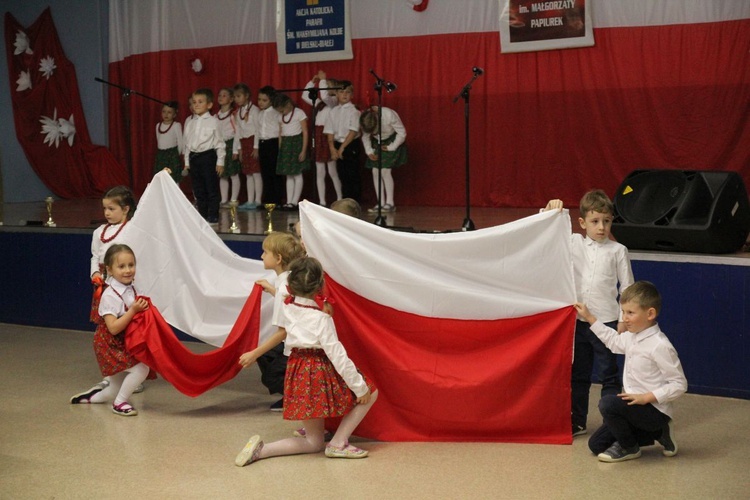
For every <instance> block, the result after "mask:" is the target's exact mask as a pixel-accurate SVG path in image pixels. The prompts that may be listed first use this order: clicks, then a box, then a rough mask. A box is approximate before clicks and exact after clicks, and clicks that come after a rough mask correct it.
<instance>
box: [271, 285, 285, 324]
mask: <svg viewBox="0 0 750 500" xmlns="http://www.w3.org/2000/svg"><path fill="white" fill-rule="evenodd" d="M288 279H289V271H284V272H283V273H281V274H279V275H277V276H276V282H275V283H274V286H275V287H276V295H274V297H273V315H272V316H271V324H272V325H273V326H278V327H279V328H284V299H286V297H287V295H289V292H288V291H287V289H286V285H287V284H288V281H287V280H288Z"/></svg>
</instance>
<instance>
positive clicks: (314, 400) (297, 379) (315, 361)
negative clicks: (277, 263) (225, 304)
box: [234, 257, 378, 467]
mask: <svg viewBox="0 0 750 500" xmlns="http://www.w3.org/2000/svg"><path fill="white" fill-rule="evenodd" d="M322 288H323V268H322V266H321V265H320V262H318V261H317V260H316V259H314V258H312V257H303V258H300V259H298V260H296V261H294V262H293V263H292V264H291V266H290V268H289V286H288V289H289V293H290V295H289V296H288V297H287V299H286V300H285V305H284V306H283V315H282V316H283V319H282V324H281V325H280V326H281V328H279V330H278V331H277V332H276V333H274V334H273V335H272V336H271V337H270V338H269V339H268V340H267V341H266V342H264V343H263V344H262V345H261V346H259V347H258V348H257V349H255V350H253V351H250V352H248V353H245V354H243V355H242V356H241V357H240V364H241V365H242V366H243V367H247V366H250V365H251V364H252V363H253V362H254V361H255V360H256V359H257V358H258V356H260V355H261V354H262V353H264V352H266V351H268V350H269V349H271V348H272V347H273V346H275V345H277V344H278V343H279V342H281V341H282V340H284V339H286V347H287V349H288V350H290V354H289V363H288V366H287V372H286V378H285V382H284V419H286V420H300V421H302V422H303V424H304V429H305V432H304V436H303V437H302V438H300V437H291V438H287V439H282V440H280V441H275V442H273V443H269V444H267V445H264V443H263V441H261V439H260V436H258V435H255V436H253V437H251V438H250V440H249V441H248V443H247V444H246V445H245V447H244V448H243V449H242V451H240V453H239V455H237V458H236V459H235V462H234V463H235V465H237V466H239V467H243V466H245V465H248V464H250V463H252V462H255V461H257V460H260V459H263V458H270V457H275V456H283V455H297V454H302V453H318V452H320V451H323V449H324V448H325V455H326V456H327V457H329V458H365V457H366V456H367V454H368V452H367V451H366V450H362V449H360V448H357V447H356V446H352V445H350V444H349V436H351V434H352V433H353V432H354V430H355V429H356V428H357V426H358V425H359V423H360V422H361V421H362V419H364V418H365V416H366V415H367V412H369V411H370V408H372V405H373V404H374V403H375V401H376V400H377V397H378V393H377V390H376V389H375V387H374V386H373V385H372V384H371V383H370V382H369V381H368V380H367V379H366V378H365V377H364V376H363V375H362V374H361V373H360V372H359V371H358V370H357V367H356V366H355V365H354V363H353V362H352V361H351V359H349V357H348V356H347V354H346V349H344V346H343V345H342V344H341V342H340V341H339V339H338V336H337V335H336V327H335V326H334V324H333V318H332V317H331V316H330V315H329V314H326V313H325V312H323V310H322V307H323V306H322V305H319V304H318V301H317V300H316V298H317V297H318V296H319V294H320V292H321V290H322ZM342 416H343V417H344V418H343V419H342V421H341V425H339V428H338V430H337V431H336V433H335V434H334V435H333V437H332V438H331V441H330V443H329V444H328V445H327V446H326V445H325V441H324V432H325V431H324V423H325V419H326V418H327V417H342Z"/></svg>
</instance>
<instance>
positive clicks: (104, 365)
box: [70, 243, 149, 417]
mask: <svg viewBox="0 0 750 500" xmlns="http://www.w3.org/2000/svg"><path fill="white" fill-rule="evenodd" d="M104 264H105V266H106V268H107V273H108V274H109V276H110V278H109V287H107V289H106V290H104V293H103V294H102V299H101V303H100V304H99V314H100V315H101V316H102V322H101V323H99V325H98V326H97V328H96V333H95V334H94V352H95V353H96V360H97V362H98V363H99V368H100V369H101V372H102V375H104V376H108V377H110V384H109V386H108V387H106V388H104V389H102V388H101V387H100V386H99V385H95V386H94V387H92V388H91V389H89V390H88V391H85V392H82V393H80V394H76V395H75V396H73V397H72V398H71V399H70V402H71V404H89V403H105V402H107V401H111V400H113V399H114V403H113V404H112V411H113V412H114V413H115V414H117V415H122V416H124V417H130V416H134V415H137V414H138V411H137V410H136V409H135V408H133V406H132V405H131V404H130V403H128V399H129V398H130V396H131V395H132V394H133V392H134V391H135V389H136V387H138V386H139V385H140V384H141V383H142V382H143V381H144V380H146V377H147V376H148V375H149V367H148V366H146V365H145V364H143V363H141V362H139V361H138V360H137V359H135V358H134V357H133V356H132V355H131V354H130V352H128V350H127V348H126V347H125V329H126V328H127V326H128V324H129V323H130V321H131V320H132V319H133V317H134V316H135V315H136V314H137V313H139V312H140V311H143V310H145V309H148V301H147V300H146V299H144V298H142V297H138V296H137V293H136V291H135V288H134V287H133V280H134V279H135V254H134V253H133V250H131V248H130V247H129V246H127V245H123V244H119V243H118V244H114V245H112V246H110V247H109V248H108V249H107V253H106V254H105V255H104Z"/></svg>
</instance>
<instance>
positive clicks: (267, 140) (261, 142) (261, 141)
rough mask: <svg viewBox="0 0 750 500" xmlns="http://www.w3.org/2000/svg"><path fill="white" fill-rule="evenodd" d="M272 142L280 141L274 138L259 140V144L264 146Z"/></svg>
mask: <svg viewBox="0 0 750 500" xmlns="http://www.w3.org/2000/svg"><path fill="white" fill-rule="evenodd" d="M270 141H276V142H278V141H279V138H278V137H272V138H270V139H258V144H263V143H264V142H270Z"/></svg>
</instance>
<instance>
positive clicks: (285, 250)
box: [256, 231, 305, 411]
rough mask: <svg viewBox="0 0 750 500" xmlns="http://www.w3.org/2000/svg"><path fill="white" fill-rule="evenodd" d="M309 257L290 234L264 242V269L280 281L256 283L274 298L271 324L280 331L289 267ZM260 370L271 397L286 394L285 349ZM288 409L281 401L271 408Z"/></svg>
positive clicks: (267, 357)
mask: <svg viewBox="0 0 750 500" xmlns="http://www.w3.org/2000/svg"><path fill="white" fill-rule="evenodd" d="M303 255H305V249H304V247H303V246H302V243H301V242H300V240H299V239H297V238H295V237H294V236H293V235H291V234H290V233H282V232H278V231H275V232H273V233H271V234H269V235H268V236H266V239H264V240H263V255H261V260H262V261H263V267H265V268H266V269H269V270H272V271H274V272H275V273H276V280H275V281H274V283H273V284H271V283H269V282H268V280H265V279H261V280H258V281H256V283H257V284H258V285H260V286H262V287H263V291H264V292H266V293H270V294H271V295H273V297H274V302H273V316H272V317H271V323H272V324H273V325H274V326H276V327H281V325H282V321H281V314H282V306H283V304H284V298H285V297H286V285H287V277H288V276H289V264H290V263H291V262H292V261H293V260H295V259H297V258H299V257H302V256H303ZM257 361H258V368H260V373H261V378H260V381H261V383H262V384H263V385H264V386H266V388H268V392H269V393H270V394H281V395H282V396H283V394H284V376H285V374H286V363H287V356H286V354H285V353H284V345H283V343H282V344H279V345H275V346H273V348H271V349H269V350H268V351H267V352H265V353H263V354H262V355H261V356H260V357H259V358H257ZM283 409H284V399H283V398H282V399H280V400H278V401H277V402H275V403H273V404H272V405H271V408H270V410H271V411H282V410H283Z"/></svg>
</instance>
